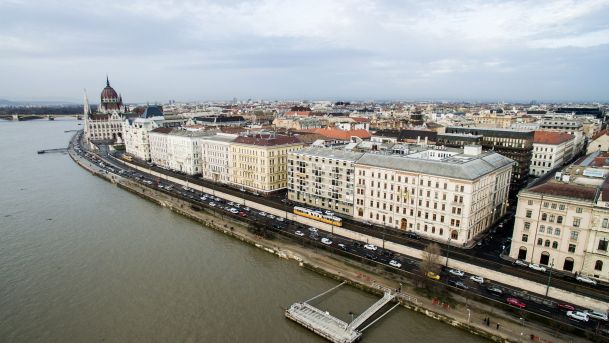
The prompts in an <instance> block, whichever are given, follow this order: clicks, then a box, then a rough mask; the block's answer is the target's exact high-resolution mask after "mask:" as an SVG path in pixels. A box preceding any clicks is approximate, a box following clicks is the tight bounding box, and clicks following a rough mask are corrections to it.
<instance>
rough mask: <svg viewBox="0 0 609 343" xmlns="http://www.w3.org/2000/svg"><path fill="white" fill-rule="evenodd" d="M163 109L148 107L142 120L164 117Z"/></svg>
mask: <svg viewBox="0 0 609 343" xmlns="http://www.w3.org/2000/svg"><path fill="white" fill-rule="evenodd" d="M162 116H163V108H162V107H161V106H147V107H146V110H145V111H144V114H142V118H152V117H162Z"/></svg>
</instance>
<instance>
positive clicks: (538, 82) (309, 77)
mask: <svg viewBox="0 0 609 343" xmlns="http://www.w3.org/2000/svg"><path fill="white" fill-rule="evenodd" d="M608 18H609V0H607V1H604V0H589V1H587V0H582V1H568V0H560V1H553V0H533V1H490V0H488V1H470V0H459V1H408V0H395V1H368V0H338V1H331V0H299V1H280V0H260V1H238V0H225V1H220V0H215V1H214V0H212V1H161V0H142V1H140V0H129V1H119V0H104V1H83V0H80V1H73V0H58V1H52V0H37V1H36V0H32V1H28V0H0V77H1V78H2V81H1V82H0V98H6V99H10V100H68V101H75V102H78V101H81V99H82V89H83V88H87V90H88V93H89V97H90V98H91V100H92V102H97V101H98V97H99V92H101V89H102V88H103V87H104V86H105V78H106V73H108V75H109V77H110V82H111V84H112V86H113V87H114V88H115V89H116V90H117V91H118V92H120V93H122V95H123V98H124V100H125V101H126V102H146V101H150V102H155V101H159V102H165V101H167V100H168V99H175V100H178V101H184V100H220V99H232V98H233V97H237V98H239V99H247V98H254V99H258V98H264V99H330V100H334V99H345V100H346V99H361V100H368V99H402V100H422V99H432V100H441V99H447V100H483V101H511V100H526V101H528V100H532V99H537V100H562V101H579V100H583V101H586V100H591V101H593V100H598V101H607V100H609V92H608V90H609V19H608Z"/></svg>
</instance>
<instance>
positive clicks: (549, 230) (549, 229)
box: [548, 226, 553, 235]
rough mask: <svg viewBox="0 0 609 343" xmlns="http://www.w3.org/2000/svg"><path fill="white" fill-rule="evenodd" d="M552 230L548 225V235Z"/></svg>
mask: <svg viewBox="0 0 609 343" xmlns="http://www.w3.org/2000/svg"><path fill="white" fill-rule="evenodd" d="M552 231H553V230H552V228H551V227H550V226H548V235H551V234H552Z"/></svg>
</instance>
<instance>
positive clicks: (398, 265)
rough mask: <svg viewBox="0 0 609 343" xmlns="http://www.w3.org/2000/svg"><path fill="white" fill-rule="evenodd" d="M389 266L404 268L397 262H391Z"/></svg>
mask: <svg viewBox="0 0 609 343" xmlns="http://www.w3.org/2000/svg"><path fill="white" fill-rule="evenodd" d="M389 265H390V266H392V267H396V268H400V267H402V264H401V263H400V262H398V261H396V260H391V261H389Z"/></svg>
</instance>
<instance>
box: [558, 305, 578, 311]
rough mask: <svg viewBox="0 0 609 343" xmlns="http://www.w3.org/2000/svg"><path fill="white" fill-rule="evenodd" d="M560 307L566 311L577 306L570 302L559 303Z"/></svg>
mask: <svg viewBox="0 0 609 343" xmlns="http://www.w3.org/2000/svg"><path fill="white" fill-rule="evenodd" d="M558 308H559V309H561V310H565V311H575V307H574V306H573V305H569V304H558Z"/></svg>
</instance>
